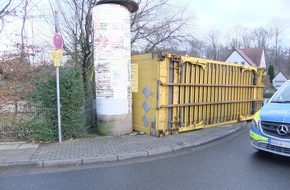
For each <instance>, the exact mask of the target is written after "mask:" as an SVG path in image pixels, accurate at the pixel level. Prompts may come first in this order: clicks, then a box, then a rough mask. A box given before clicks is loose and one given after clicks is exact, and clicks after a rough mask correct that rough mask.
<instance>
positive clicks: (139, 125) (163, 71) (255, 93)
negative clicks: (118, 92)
mask: <svg viewBox="0 0 290 190" xmlns="http://www.w3.org/2000/svg"><path fill="white" fill-rule="evenodd" d="M263 73H264V69H263V68H256V67H250V66H243V65H238V64H230V63H225V62H219V61H213V60H205V59H199V58H193V57H182V56H177V55H172V54H159V55H158V54H144V55H137V56H133V57H132V74H133V78H132V79H133V80H132V83H133V85H135V86H133V90H134V89H135V90H134V91H133V128H134V129H135V130H137V131H143V132H145V133H147V134H151V135H155V136H162V135H168V134H173V133H178V132H184V131H190V130H195V129H200V128H205V127H213V126H217V125H223V124H228V123H234V122H238V121H244V120H250V119H252V117H253V114H254V113H255V112H256V111H257V110H258V109H260V108H261V107H262V105H263V88H264V86H263V81H262V78H263Z"/></svg>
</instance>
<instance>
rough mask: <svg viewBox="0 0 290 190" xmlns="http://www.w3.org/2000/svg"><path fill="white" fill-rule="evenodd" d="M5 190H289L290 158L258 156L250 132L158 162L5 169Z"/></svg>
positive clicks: (1, 185) (0, 178)
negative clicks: (249, 135) (250, 138)
mask: <svg viewBox="0 0 290 190" xmlns="http://www.w3.org/2000/svg"><path fill="white" fill-rule="evenodd" d="M0 170H1V168H0ZM0 189H1V190H9V189H11V190H17V189H21V190H26V189H32V190H42V189H46V190H47V189H51V190H57V189H68V190H80V189H85V190H91V189H94V190H96V189H100V190H106V189H118V190H138V189H140V190H143V189H144V190H146V189H148V190H156V189H158V190H163V189H164V190H170V189H174V190H179V189H180V190H187V189H190V190H191V189H194V190H199V189H203V190H210V189H214V190H226V189H229V190H240V189H241V190H252V189H253V190H264V189H265V190H269V189H271V190H280V189H281V190H282V189H283V190H286V189H290V158H286V157H281V156H276V155H272V154H265V153H260V152H257V151H256V150H254V149H253V148H252V147H251V146H250V143H249V137H248V128H245V129H243V130H241V131H239V132H238V133H235V134H233V135H231V136H229V137H226V138H224V139H222V140H219V141H216V142H213V143H210V144H207V145H204V146H201V147H198V148H193V149H188V150H183V151H180V152H176V153H172V154H166V155H162V156H158V157H154V158H144V159H143V158H142V159H136V160H130V161H124V162H118V163H108V164H100V165H90V166H88V165H87V166H84V167H83V166H82V167H62V168H37V169H36V168H13V169H9V170H5V171H3V168H2V171H1V172H0Z"/></svg>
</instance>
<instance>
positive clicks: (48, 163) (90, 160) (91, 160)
mask: <svg viewBox="0 0 290 190" xmlns="http://www.w3.org/2000/svg"><path fill="white" fill-rule="evenodd" d="M241 129H242V125H239V126H238V127H237V128H235V129H232V130H230V131H227V132H225V133H224V134H219V135H217V136H216V137H213V138H207V139H206V140H201V141H199V142H193V143H188V142H182V143H180V144H178V145H174V146H172V147H170V146H168V147H166V146H163V147H158V148H152V149H145V150H142V151H136V152H124V153H119V154H111V155H103V156H96V157H86V158H71V159H60V160H57V159H55V160H30V161H20V162H4V163H0V169H1V168H8V167H17V166H19V167H23V166H25V167H26V166H27V167H42V168H45V167H56V166H68V165H75V166H78V165H86V164H97V163H102V162H118V161H123V160H128V159H134V158H141V157H144V158H145V157H151V156H157V155H162V154H168V153H174V152H176V151H179V150H184V149H188V148H194V147H198V146H202V145H205V144H207V143H211V142H213V141H217V140H219V139H222V138H225V137H227V136H229V135H231V134H233V133H236V132H238V131H239V130H241Z"/></svg>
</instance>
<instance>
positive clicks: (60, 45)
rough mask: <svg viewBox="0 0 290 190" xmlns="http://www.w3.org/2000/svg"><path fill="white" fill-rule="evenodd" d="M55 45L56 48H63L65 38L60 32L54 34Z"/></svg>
mask: <svg viewBox="0 0 290 190" xmlns="http://www.w3.org/2000/svg"><path fill="white" fill-rule="evenodd" d="M53 45H54V47H55V49H62V48H63V38H62V36H61V35H60V34H59V33H55V34H54V36H53Z"/></svg>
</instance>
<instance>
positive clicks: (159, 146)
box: [0, 122, 246, 169]
mask: <svg viewBox="0 0 290 190" xmlns="http://www.w3.org/2000/svg"><path fill="white" fill-rule="evenodd" d="M242 127H246V123H245V122H241V123H237V124H233V125H225V126H219V127H212V128H206V129H201V130H196V131H191V132H186V133H180V134H178V135H170V136H165V137H161V138H158V137H153V136H150V135H124V136H120V137H112V136H109V137H95V138H90V139H77V140H67V141H64V142H62V143H47V144H28V143H24V142H17V143H1V142H0V169H1V167H2V168H3V167H10V166H21V165H22V166H24V165H25V166H36V167H49V166H58V165H68V164H71V165H82V164H90V163H98V162H109V161H119V160H125V159H130V158H137V157H148V156H153V155H158V154H164V153H173V152H175V151H178V150H180V149H185V148H191V147H195V146H198V145H202V144H205V143H208V142H211V141H214V140H217V139H220V138H222V137H225V136H227V135H230V134H232V133H234V132H237V131H238V130H239V129H240V128H242Z"/></svg>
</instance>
